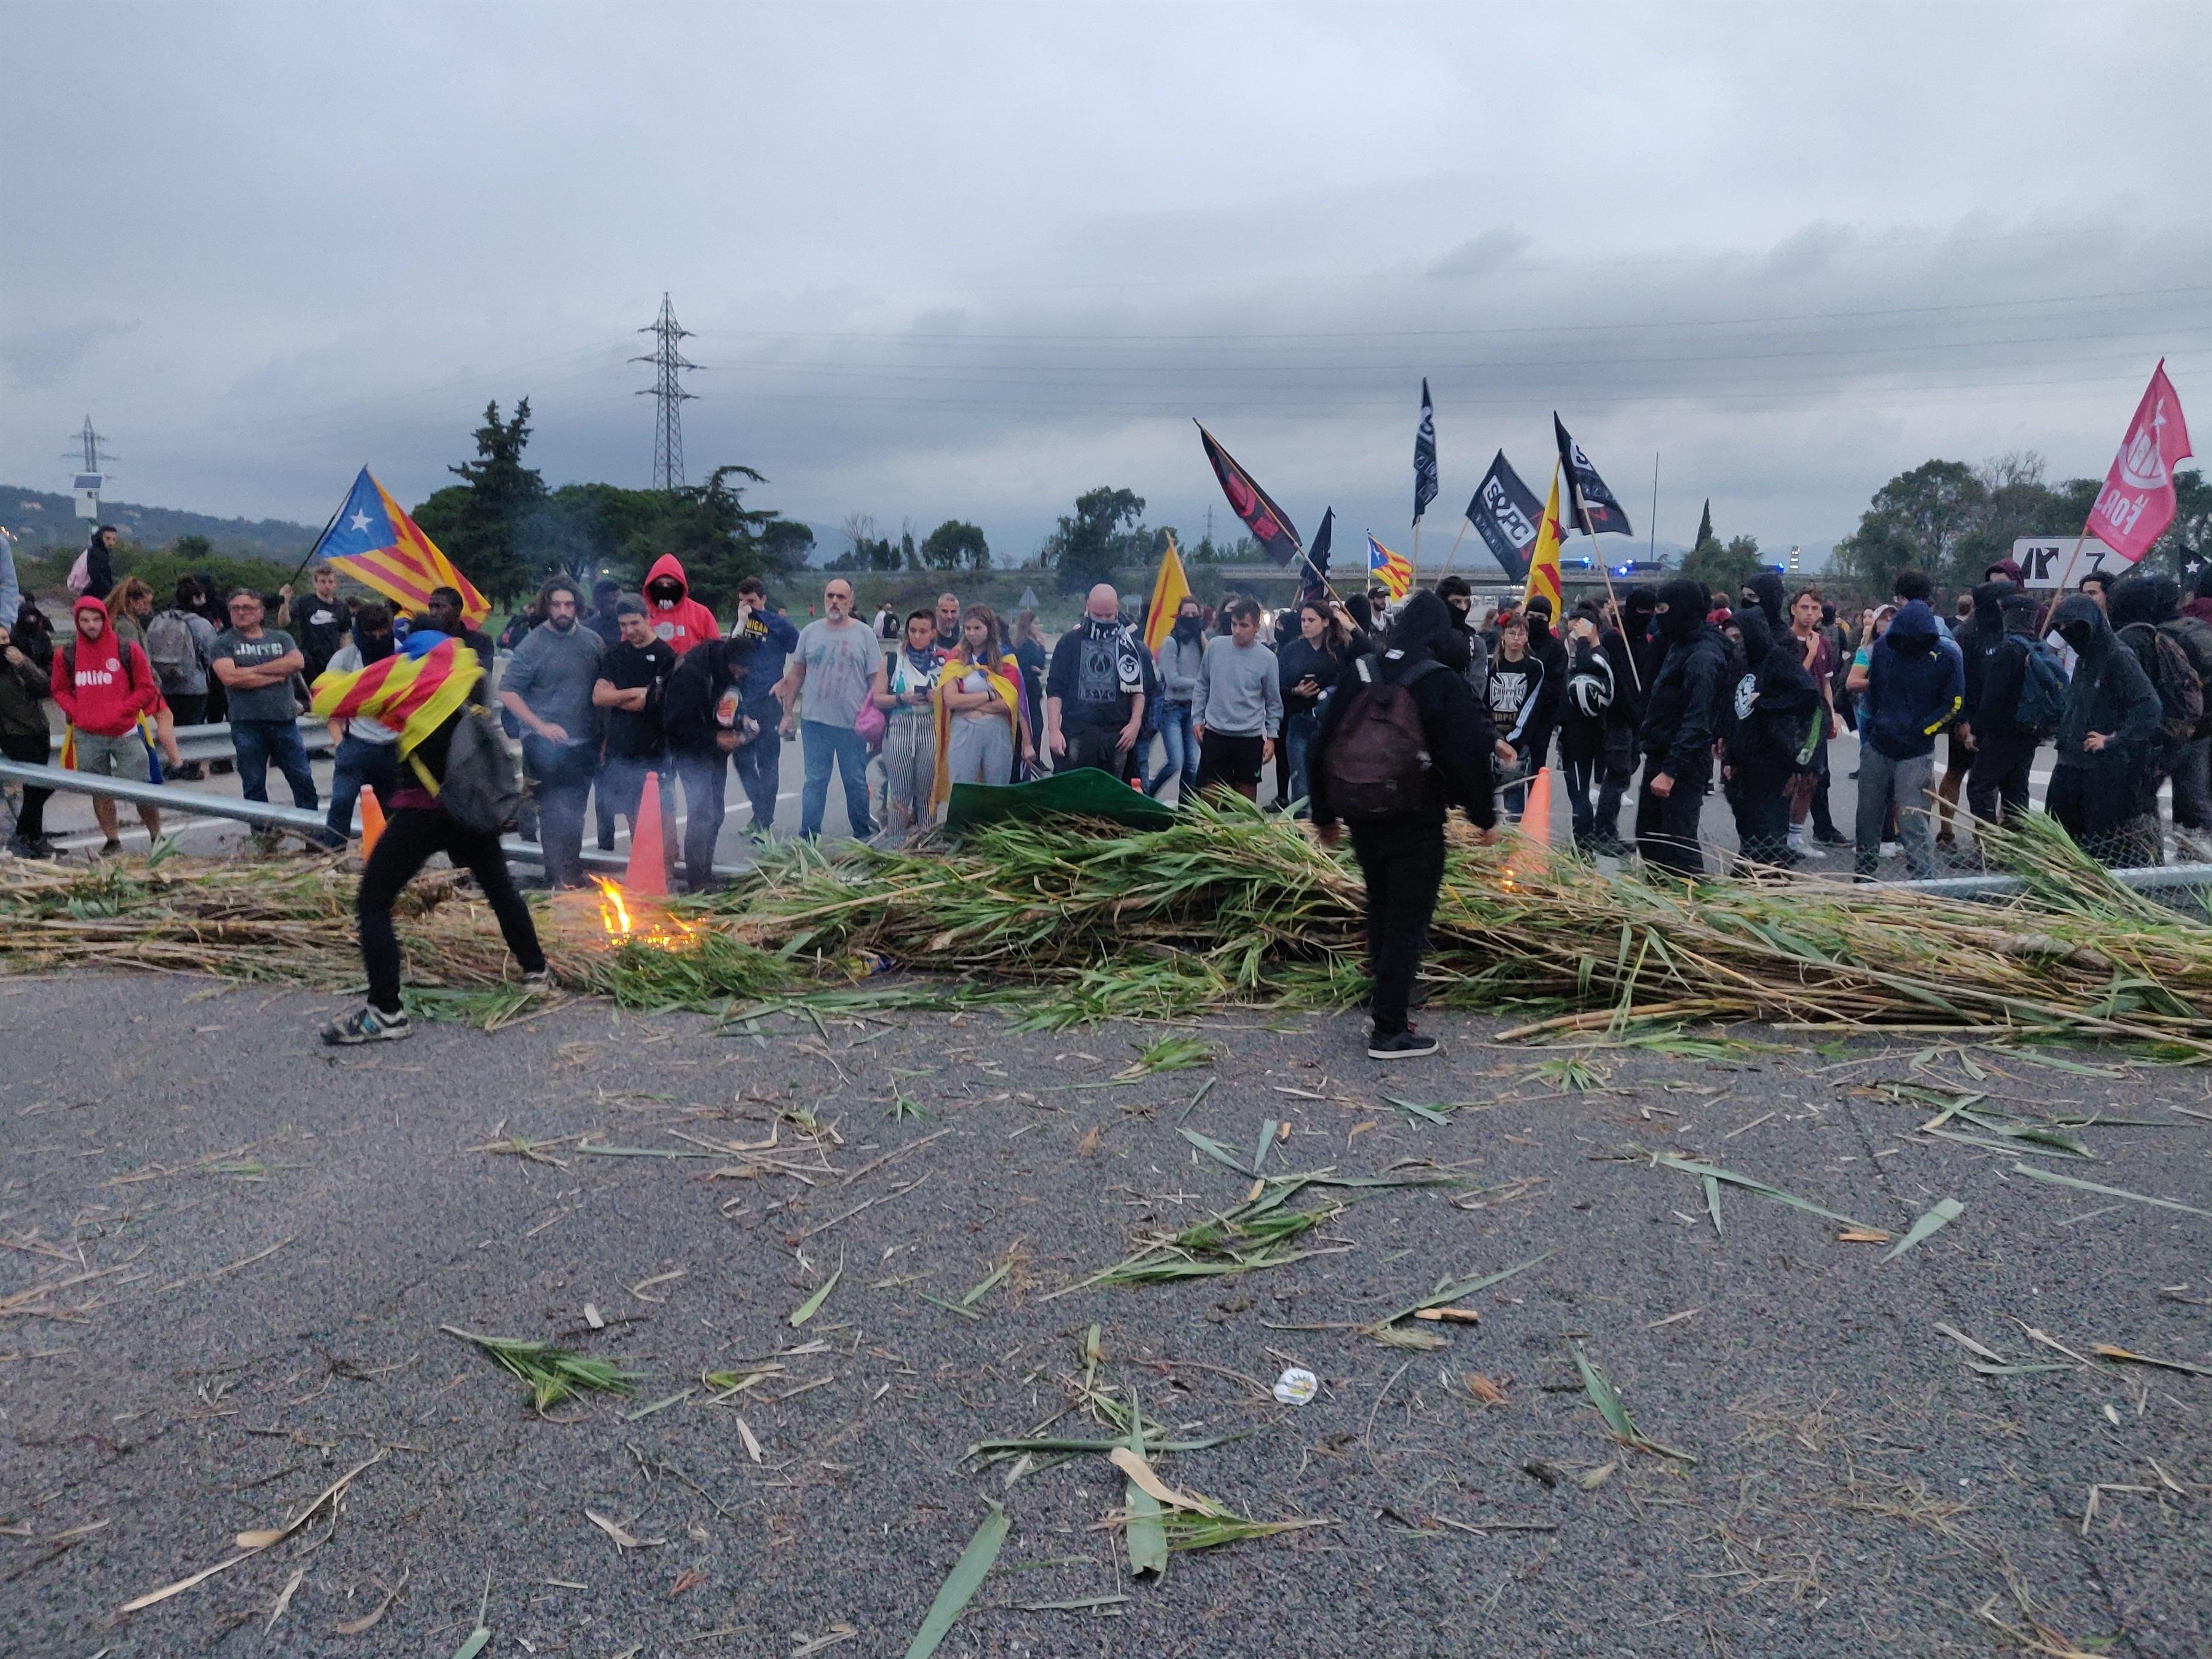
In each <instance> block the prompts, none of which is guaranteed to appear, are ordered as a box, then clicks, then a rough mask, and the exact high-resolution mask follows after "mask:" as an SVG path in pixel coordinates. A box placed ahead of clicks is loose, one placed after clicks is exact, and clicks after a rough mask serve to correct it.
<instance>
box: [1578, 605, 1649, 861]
mask: <svg viewBox="0 0 2212 1659" xmlns="http://www.w3.org/2000/svg"><path fill="white" fill-rule="evenodd" d="M1567 650H1568V652H1569V653H1570V655H1569V658H1568V662H1567V674H1566V681H1565V684H1564V685H1563V686H1562V687H1561V688H1560V693H1559V766H1560V769H1561V771H1562V772H1563V773H1564V775H1565V783H1566V787H1567V807H1568V811H1570V812H1571V814H1572V816H1573V819H1574V830H1575V846H1576V847H1577V848H1578V849H1579V850H1581V851H1582V852H1583V853H1586V854H1599V853H1607V854H1615V855H1618V854H1621V853H1623V852H1625V851H1626V848H1623V847H1622V846H1621V844H1620V798H1621V796H1622V795H1623V794H1624V793H1626V791H1627V788H1628V781H1629V780H1630V779H1631V778H1632V777H1634V776H1635V775H1636V702H1635V699H1634V696H1633V687H1632V678H1631V677H1632V669H1631V667H1630V664H1629V656H1628V641H1626V640H1624V639H1623V638H1622V637H1621V636H1620V630H1619V629H1614V628H1606V629H1602V631H1601V629H1600V627H1599V623H1598V618H1597V616H1596V614H1595V607H1594V606H1577V608H1576V613H1575V615H1574V617H1572V618H1571V619H1570V620H1569V622H1568V623H1567ZM1593 784H1595V786H1596V788H1597V805H1595V807H1593V806H1592V805H1590V788H1591V786H1592V785H1593Z"/></svg>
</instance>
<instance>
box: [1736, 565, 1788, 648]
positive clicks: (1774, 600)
mask: <svg viewBox="0 0 2212 1659" xmlns="http://www.w3.org/2000/svg"><path fill="white" fill-rule="evenodd" d="M1744 586H1745V587H1747V589H1749V590H1750V591H1751V592H1753V593H1754V594H1756V595H1757V596H1758V599H1759V610H1760V611H1762V612H1763V613H1765V617H1766V627H1767V636H1768V638H1769V639H1778V638H1780V637H1781V635H1782V630H1783V629H1784V628H1786V627H1788V626H1789V623H1788V620H1787V610H1786V601H1787V599H1788V590H1787V588H1786V586H1785V585H1784V582H1783V580H1782V573H1781V572H1780V571H1779V570H1762V571H1760V572H1759V574H1757V575H1755V576H1753V578H1752V579H1751V580H1749V581H1747V582H1746V583H1745V584H1744Z"/></svg>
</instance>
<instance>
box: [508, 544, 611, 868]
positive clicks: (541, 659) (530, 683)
mask: <svg viewBox="0 0 2212 1659" xmlns="http://www.w3.org/2000/svg"><path fill="white" fill-rule="evenodd" d="M582 601H583V596H582V594H581V593H580V592H578V590H577V587H576V584H575V583H574V582H573V581H571V580H568V577H566V576H556V577H554V578H553V579H552V580H550V581H548V582H547V583H546V584H545V586H544V587H543V588H541V589H539V590H538V610H539V611H541V612H542V613H543V614H544V617H545V620H544V622H542V623H539V624H538V626H537V627H535V628H533V629H531V630H530V633H529V635H527V636H526V638H525V639H524V640H523V641H522V643H521V644H520V646H518V647H515V653H514V655H513V656H512V657H511V658H509V659H507V671H506V672H505V673H504V674H502V675H501V677H500V684H499V700H500V702H501V705H502V706H503V707H504V708H506V709H507V712H508V713H509V714H513V716H514V718H515V720H517V721H518V722H520V725H521V726H522V769H523V775H524V777H525V778H526V779H527V780H528V781H529V783H530V785H531V788H532V793H534V794H535V795H536V797H537V805H538V833H539V836H540V837H541V842H540V844H541V845H542V846H543V847H544V849H545V874H546V877H547V879H548V880H550V882H551V883H552V884H553V885H554V886H556V887H580V886H582V885H583V884H584V866H583V850H584V803H585V800H586V799H587V798H588V797H589V795H590V794H591V792H592V774H593V773H594V772H595V771H596V770H597V769H598V767H599V710H598V709H597V708H594V707H593V706H592V688H593V687H594V686H596V685H597V684H598V683H599V660H600V659H601V658H602V657H604V656H605V654H606V650H607V647H606V642H605V641H604V640H602V639H600V638H599V635H597V634H594V633H593V632H592V630H591V629H588V628H586V627H585V626H583V624H582V623H581V622H580V620H579V619H578V614H577V613H578V612H579V611H580V610H581V609H582V608H583V606H582Z"/></svg>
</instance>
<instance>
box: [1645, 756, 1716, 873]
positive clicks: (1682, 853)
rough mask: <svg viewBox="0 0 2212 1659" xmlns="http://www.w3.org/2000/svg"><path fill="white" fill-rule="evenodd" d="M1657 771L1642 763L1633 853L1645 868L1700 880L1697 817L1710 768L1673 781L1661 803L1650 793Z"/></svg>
mask: <svg viewBox="0 0 2212 1659" xmlns="http://www.w3.org/2000/svg"><path fill="white" fill-rule="evenodd" d="M1657 769H1658V768H1657V766H1656V763H1654V762H1651V761H1648V760H1647V761H1646V762H1644V781H1642V782H1641V783H1639V784H1638V786H1637V788H1636V850H1637V851H1638V852H1639V853H1641V854H1644V862H1645V863H1646V864H1650V865H1656V866H1658V867H1659V868H1660V869H1662V870H1671V871H1673V872H1674V873H1675V874H1676V875H1679V876H1702V875H1703V874H1705V854H1703V853H1702V852H1700V851H1699V848H1698V816H1699V813H1700V812H1702V811H1704V810H1705V784H1706V781H1707V780H1708V778H1709V777H1710V775H1711V764H1710V763H1708V764H1706V765H1704V766H1699V767H1695V768H1692V769H1690V770H1688V771H1687V772H1686V773H1685V774H1684V775H1682V776H1680V777H1679V778H1676V779H1675V780H1674V789H1673V791H1672V793H1669V794H1668V796H1667V797H1666V798H1665V799H1661V798H1660V797H1659V796H1657V795H1655V794H1653V793H1651V779H1652V777H1653V775H1655V773H1656V771H1657Z"/></svg>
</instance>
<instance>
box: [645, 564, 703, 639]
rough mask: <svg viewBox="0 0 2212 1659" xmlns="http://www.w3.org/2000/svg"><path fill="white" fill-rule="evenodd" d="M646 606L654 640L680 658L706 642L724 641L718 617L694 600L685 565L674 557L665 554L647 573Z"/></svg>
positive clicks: (647, 618)
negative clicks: (716, 618)
mask: <svg viewBox="0 0 2212 1659" xmlns="http://www.w3.org/2000/svg"><path fill="white" fill-rule="evenodd" d="M645 602H646V606H647V617H646V620H647V622H648V623H651V624H652V628H653V638H655V639H657V640H659V641H661V642H662V643H663V644H664V645H665V646H667V647H668V648H669V649H670V650H671V651H673V652H674V653H676V654H677V655H678V656H679V657H680V656H682V655H683V654H684V653H685V652H686V651H689V650H690V648H691V647H693V646H695V645H697V644H699V643H701V642H702V641H706V640H718V639H720V638H721V637H722V625H721V624H720V623H718V622H716V621H715V620H714V612H713V611H709V610H708V609H707V607H706V606H705V605H702V604H700V603H699V601H698V600H696V599H693V598H692V597H691V586H690V582H689V581H688V580H686V579H685V577H684V565H683V562H681V561H680V560H678V558H677V556H675V555H674V554H673V553H664V554H662V555H661V556H659V558H657V559H655V560H654V561H653V568H651V569H650V570H648V571H647V572H646V573H645Z"/></svg>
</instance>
